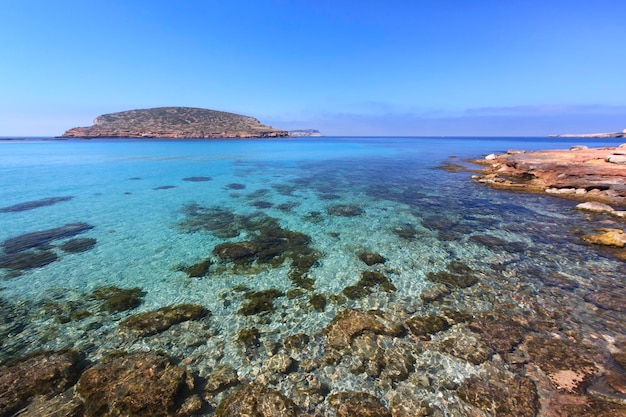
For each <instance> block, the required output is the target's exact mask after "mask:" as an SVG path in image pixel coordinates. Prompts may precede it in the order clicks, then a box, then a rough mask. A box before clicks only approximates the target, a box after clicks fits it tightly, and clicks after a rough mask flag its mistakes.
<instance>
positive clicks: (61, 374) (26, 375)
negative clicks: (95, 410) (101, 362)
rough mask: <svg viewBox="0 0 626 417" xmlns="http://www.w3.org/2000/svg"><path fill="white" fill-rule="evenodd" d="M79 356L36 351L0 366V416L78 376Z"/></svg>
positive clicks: (61, 388)
mask: <svg viewBox="0 0 626 417" xmlns="http://www.w3.org/2000/svg"><path fill="white" fill-rule="evenodd" d="M79 362H80V357H79V355H78V354H77V353H76V352H74V351H69V350H68V351H60V352H38V353H34V354H31V355H29V356H26V357H24V358H20V359H16V360H13V361H10V362H8V363H6V364H4V365H2V366H1V367H0V415H1V416H9V415H13V413H15V412H16V411H18V410H20V409H21V408H23V407H25V406H26V405H27V404H28V402H29V401H30V399H31V398H33V397H34V396H36V395H54V394H58V393H61V392H63V391H65V390H66V389H67V388H69V387H70V386H72V385H73V384H74V383H75V382H76V381H77V380H78V377H79V372H80V369H79Z"/></svg>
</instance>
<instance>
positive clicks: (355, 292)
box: [343, 271, 396, 300]
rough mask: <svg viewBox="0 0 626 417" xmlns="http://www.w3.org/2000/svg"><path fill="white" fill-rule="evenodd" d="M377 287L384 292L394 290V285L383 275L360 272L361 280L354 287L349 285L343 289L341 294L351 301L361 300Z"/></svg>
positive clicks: (373, 272) (372, 272)
mask: <svg viewBox="0 0 626 417" xmlns="http://www.w3.org/2000/svg"><path fill="white" fill-rule="evenodd" d="M377 286H378V287H379V288H380V289H381V290H383V291H386V292H393V291H395V290H396V287H395V285H393V283H391V281H389V278H387V277H386V276H385V275H383V274H381V273H380V272H375V271H363V272H361V279H359V281H358V282H357V283H356V285H349V286H347V287H345V288H344V289H343V294H344V295H345V296H346V297H348V298H349V299H351V300H356V299H359V298H363V297H365V296H367V295H368V294H370V293H371V292H372V288H374V287H377Z"/></svg>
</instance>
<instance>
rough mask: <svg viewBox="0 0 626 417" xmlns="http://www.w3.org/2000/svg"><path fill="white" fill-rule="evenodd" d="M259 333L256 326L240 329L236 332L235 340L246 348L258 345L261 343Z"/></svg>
mask: <svg viewBox="0 0 626 417" xmlns="http://www.w3.org/2000/svg"><path fill="white" fill-rule="evenodd" d="M259 335H260V333H259V329H257V328H256V327H251V328H248V329H241V330H239V333H238V334H237V342H238V343H241V344H242V345H244V347H246V348H247V349H249V348H254V347H258V346H260V345H261V341H260V340H259Z"/></svg>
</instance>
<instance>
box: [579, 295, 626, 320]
mask: <svg viewBox="0 0 626 417" xmlns="http://www.w3.org/2000/svg"><path fill="white" fill-rule="evenodd" d="M584 299H585V301H587V302H590V303H592V304H595V305H596V306H597V307H600V308H603V309H605V310H613V311H618V312H620V313H624V314H626V294H624V293H623V292H621V291H611V290H607V289H599V290H597V291H594V292H592V293H589V294H586V295H585V297H584Z"/></svg>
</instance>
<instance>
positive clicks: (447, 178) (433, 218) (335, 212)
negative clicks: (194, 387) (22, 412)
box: [0, 137, 626, 416]
mask: <svg viewBox="0 0 626 417" xmlns="http://www.w3.org/2000/svg"><path fill="white" fill-rule="evenodd" d="M620 143H621V140H620V139H588V140H587V139H580V138H578V139H569V138H567V139H566V138H543V137H320V138H293V139H250V140H247V139H246V140H239V139H236V140H232V139H231V140H219V139H218V140H179V139H176V140H174V139H172V140H166V139H161V140H157V139H141V140H138V139H91V140H78V139H76V140H74V139H71V140H62V139H55V138H0V195H1V198H0V245H1V248H0V251H1V252H0V315H1V316H2V317H1V319H2V320H1V321H0V345H1V349H0V364H1V363H5V362H8V361H9V360H12V359H16V358H20V357H23V356H25V355H28V354H31V353H33V352H37V351H42V350H45V351H59V350H63V349H72V350H75V351H77V352H80V354H81V355H83V356H84V358H85V360H86V362H87V363H90V364H97V363H98V362H99V361H101V360H102V358H104V357H106V356H107V355H109V354H111V353H114V352H119V351H126V352H151V351H154V352H156V351H158V352H162V353H164V354H166V355H168V356H169V357H170V358H171V360H172V361H173V363H175V364H178V365H180V366H184V367H186V369H188V370H189V371H190V372H191V373H192V374H194V375H195V376H196V377H197V378H200V379H201V380H202V379H203V378H204V379H208V378H210V376H211V374H212V372H214V371H215V370H216V369H217V368H218V367H219V366H227V367H231V368H232V369H234V370H235V371H236V373H237V377H238V380H239V381H241V382H244V383H245V382H253V381H260V382H263V383H264V384H266V385H268V386H270V387H271V388H272V389H275V390H277V391H279V392H281V393H283V394H284V395H287V396H289V397H291V398H292V399H294V401H296V403H297V404H298V405H299V406H300V407H302V408H303V409H306V410H307V411H308V413H310V414H311V415H328V416H334V415H335V414H334V413H335V412H336V411H335V409H334V408H333V406H332V405H329V404H328V401H325V400H324V398H325V397H326V398H327V397H328V396H329V395H332V394H333V393H338V392H343V391H359V392H366V393H368V394H371V395H373V396H375V397H376V398H378V400H379V401H380V402H381V404H383V405H384V406H386V407H391V406H392V403H393V401H394V395H396V394H398V395H400V394H399V393H402V395H409V396H410V395H415V397H416V398H417V397H419V399H420V401H422V404H423V405H424V404H425V405H424V407H427V409H428V410H430V413H431V414H430V415H437V416H444V415H473V414H470V412H471V411H468V410H476V409H475V408H473V407H475V405H474V406H473V405H468V404H467V402H465V401H463V400H462V399H459V397H458V396H457V395H456V394H455V390H457V389H458V388H459V386H461V385H462V384H463V381H465V380H467V379H468V378H470V377H471V376H473V375H482V374H484V373H485V372H487V371H488V369H491V368H494V367H496V368H499V369H504V370H508V371H507V372H509V371H510V367H511V366H512V365H510V363H509V362H506V361H503V360H502V359H498V358H500V357H501V356H502V355H500V354H499V353H498V351H497V349H494V348H493V346H492V351H491V353H490V354H488V355H487V357H488V359H485V360H480V359H479V360H476V358H474V357H468V356H467V355H466V352H467V351H469V350H471V346H469V347H463V345H462V344H459V343H461V342H458V343H457V339H459V338H461V339H462V338H463V337H462V335H463V334H465V333H464V332H470V330H468V325H467V320H465V321H464V322H462V323H461V322H460V321H459V322H454V320H452V319H450V320H448V321H449V323H448V324H449V325H450V326H449V327H450V328H446V329H443V330H442V331H439V332H436V333H433V334H431V335H428V334H427V335H426V337H425V338H420V337H418V335H417V334H415V335H412V334H411V332H410V331H406V332H405V333H404V334H403V335H401V336H397V335H389V334H387V335H385V334H379V335H378V344H379V345H380V346H381V348H382V349H389V348H393V347H394V346H396V344H402V346H405V347H406V345H407V343H409V342H411V341H414V343H417V344H419V346H420V347H419V348H417V347H416V348H411V349H412V350H410V352H409V353H407V354H408V355H409V356H410V357H411V359H410V360H409V362H411V363H412V365H411V366H408V368H409V371H408V375H404V376H401V377H396V378H395V379H394V378H393V377H389V378H388V379H385V378H384V376H385V375H386V374H385V373H384V371H383V372H382V374H379V375H376V372H373V373H372V372H369V373H368V372H365V371H363V368H359V367H358V366H356V365H354V360H352V359H350V358H348V359H346V358H345V357H344V358H343V359H341V360H339V359H337V360H336V361H335V362H333V361H331V360H327V359H324V358H326V356H324V355H325V354H327V353H328V351H329V350H330V347H329V343H330V344H332V342H329V339H328V337H329V336H328V334H329V330H328V329H329V326H331V324H332V323H333V320H334V319H335V318H336V317H337V316H338V314H340V313H341V312H343V311H346V310H358V311H372V310H375V311H379V312H384V313H385V314H390V315H391V316H392V317H394V318H395V319H397V321H398V322H406V321H407V320H408V319H410V318H411V317H415V316H420V317H421V316H425V315H429V314H436V313H438V312H441V311H449V310H454V311H457V312H462V313H463V314H466V316H467V317H479V316H481V314H482V315H484V314H485V313H488V312H490V311H497V312H502V311H506V314H507V315H508V316H509V317H514V316H520V317H522V316H524V317H538V316H537V315H539V316H541V317H544V318H545V314H544V313H545V311H549V312H550V317H551V320H553V321H557V322H558V324H557V325H555V326H551V327H549V328H548V327H546V328H545V329H543V328H539V327H536V326H535V327H532V326H531V327H532V329H530V328H529V330H528V332H529V334H530V333H532V334H533V335H537V334H541V335H542V337H557V338H559V337H560V338H565V339H567V338H568V337H569V338H573V339H576V340H581V341H584V342H585V343H589V344H592V345H594V346H596V347H597V348H598V349H600V350H601V351H604V352H610V351H612V350H615V349H618V350H619V348H620V347H619V342H620V340H622V341H623V337H624V333H623V331H624V324H625V323H626V318H625V317H624V313H623V312H621V311H619V308H617V309H615V308H613V309H612V307H611V306H610V305H607V304H606V303H604V304H603V303H602V302H601V301H598V299H597V297H596V298H594V297H593V295H594V294H597V293H598V291H600V292H602V291H606V292H608V293H616V292H617V293H622V294H623V292H624V287H625V285H626V284H625V281H624V277H625V276H626V267H625V264H624V261H622V260H619V259H617V258H616V257H614V256H613V255H612V254H611V253H609V252H607V251H605V250H603V248H601V247H595V246H590V245H588V244H586V243H585V242H583V241H582V240H581V239H580V235H581V233H583V232H584V231H586V230H593V229H594V228H597V227H619V226H620V224H619V223H618V221H617V220H615V219H612V218H610V217H608V216H605V215H590V214H588V213H584V212H581V211H579V210H575V209H574V207H575V205H576V204H577V202H576V201H571V200H568V199H563V198H559V197H555V196H548V195H536V194H529V193H516V192H511V191H504V190H495V189H492V188H490V187H488V186H485V185H483V184H479V183H478V182H476V181H475V180H473V178H472V177H473V176H474V175H476V172H475V170H478V169H480V168H481V167H480V166H478V165H476V164H474V163H472V161H473V160H479V159H484V157H485V156H486V155H487V154H490V153H504V152H506V151H507V150H509V149H522V150H526V151H533V150H541V149H568V148H570V147H571V146H573V145H588V146H590V147H599V146H617V145H619V144H620ZM366 260H367V262H366ZM364 272H366V273H367V272H370V274H369V275H368V274H364ZM442 272H448V273H450V274H452V275H454V273H459V272H461V274H470V275H472V276H474V277H476V280H477V283H469V285H457V284H455V283H452V284H450V282H447V281H445V280H444V281H443V285H442V283H441V282H439V283H438V282H437V277H440V276H441V273H442ZM438 274H439V275H438ZM364 277H365V278H369V280H368V279H364ZM555 277H556V278H555ZM433 288H434V290H433ZM131 289H134V291H127V292H126V293H125V292H123V291H122V290H131ZM116 291H122V293H121V294H122V301H121V304H115V299H113V301H111V302H109V300H111V297H115V295H116V294H117V293H116ZM424 294H429V295H428V296H424ZM117 295H119V294H117ZM126 295H128V296H129V300H126V301H124V298H123V296H126ZM590 295H592V297H590ZM594 300H595V301H598V302H596V303H595V304H594V303H593V301H594ZM125 302H126V303H127V304H125ZM186 304H193V305H198V306H202V307H203V308H204V309H205V310H206V314H205V315H203V316H201V317H197V318H193V319H192V320H186V319H185V320H183V319H181V320H179V321H178V322H176V323H174V324H172V325H170V326H169V327H167V328H166V329H159V330H158V331H157V332H156V333H155V332H152V333H151V334H148V335H137V334H134V333H133V332H132V331H131V330H129V329H128V328H127V327H125V326H124V325H123V323H124V322H125V320H126V319H127V318H129V317H131V316H136V315H138V314H141V313H145V312H152V311H154V310H157V309H160V308H163V307H167V306H180V305H186ZM503 309H505V310H503ZM542 314H544V315H542ZM250 329H256V330H254V331H253V332H252V338H251V339H250V338H246V335H248V336H249V335H250V334H251V333H250V332H249V330H250ZM439 330H441V329H439ZM246 331H248V332H246ZM468 334H469V333H468ZM472 334H474V335H477V334H478V333H476V332H475V331H474V332H473V333H472ZM574 334H575V335H580V338H578V339H577V337H578V336H576V337H574V336H572V335H574ZM293 335H306V336H303V337H304V340H305V341H306V343H305V344H304V345H303V346H300V348H299V349H296V350H295V351H289V350H288V349H287V347H285V346H286V344H285V340H286V339H287V338H288V337H289V336H293ZM455 335H457V336H459V337H458V338H453V336H455ZM476 337H478V338H479V336H476ZM620 338H622V339H620ZM423 340H426V341H423ZM450 340H453V342H450ZM471 340H475V339H471ZM445 341H448V342H449V343H444V342H445ZM411 343H413V342H411ZM454 343H457V344H456V345H454ZM450 346H452V347H450ZM494 352H495V353H494ZM282 353H286V354H287V355H288V356H289V358H290V359H291V360H293V363H295V364H296V365H295V366H294V365H291V366H290V367H288V368H289V369H287V367H285V368H284V369H280V366H279V367H277V368H276V367H275V369H274V368H268V361H269V360H270V359H271V358H272V357H275V356H276V355H278V354H282ZM283 356H284V355H283ZM357 356H358V355H357ZM353 359H354V358H353ZM356 359H358V357H357V358H356ZM356 359H355V360H356ZM315 361H317V366H315V365H311V363H315ZM357 362H358V360H357ZM290 363H291V362H290ZM304 363H306V364H308V365H307V367H303V366H301V367H300V368H298V364H304ZM298 375H307V376H308V377H309V378H316V380H317V381H320V384H321V385H322V386H323V387H324V390H323V392H324V394H323V395H322V396H321V399H318V400H314V399H311V398H309V397H306V395H305V394H303V392H304V391H298V392H296V391H297V387H298V384H297V382H294V381H296V380H297V379H298V378H297V376H298ZM381 375H382V376H381ZM227 393H228V391H224V392H223V393H220V394H216V397H215V400H214V403H212V404H213V405H212V407H213V409H214V407H215V405H216V404H217V403H219V400H221V399H222V398H223V396H225V395H226V394H227ZM298 393H300V394H302V395H304V397H302V398H300V397H298V395H300V394H298ZM407 393H409V394H407ZM411 393H413V394H411ZM219 395H222V397H220V396H219ZM303 398H304V399H303ZM206 401H208V402H211V401H210V400H206ZM208 410H209V411H204V412H205V413H206V415H212V414H211V413H212V411H211V410H212V408H211V407H209V408H208ZM474 412H475V411H474ZM424 415H426V414H424ZM485 415H490V414H485Z"/></svg>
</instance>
